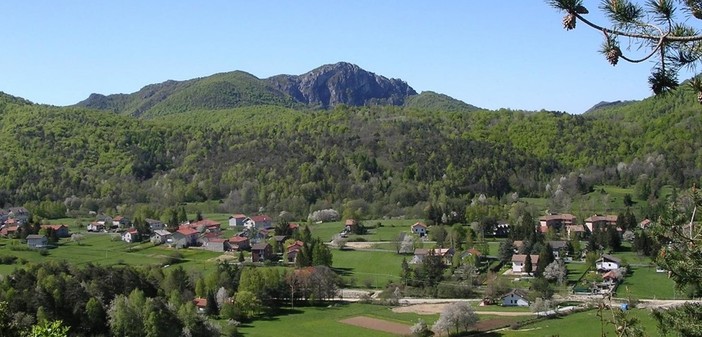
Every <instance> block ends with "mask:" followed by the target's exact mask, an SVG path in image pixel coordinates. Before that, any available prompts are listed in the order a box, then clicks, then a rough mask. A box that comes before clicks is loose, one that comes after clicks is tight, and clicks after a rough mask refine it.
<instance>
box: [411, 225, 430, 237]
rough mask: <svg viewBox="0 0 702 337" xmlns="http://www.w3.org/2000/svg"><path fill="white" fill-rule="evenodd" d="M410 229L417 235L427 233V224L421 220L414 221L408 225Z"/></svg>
mask: <svg viewBox="0 0 702 337" xmlns="http://www.w3.org/2000/svg"><path fill="white" fill-rule="evenodd" d="M410 229H412V233H414V234H417V235H419V236H425V235H427V225H425V224H423V223H421V222H417V223H415V224H414V225H412V226H411V227H410Z"/></svg>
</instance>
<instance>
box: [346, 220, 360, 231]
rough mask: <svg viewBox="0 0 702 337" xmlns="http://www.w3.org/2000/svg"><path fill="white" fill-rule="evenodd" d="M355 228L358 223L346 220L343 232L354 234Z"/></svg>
mask: <svg viewBox="0 0 702 337" xmlns="http://www.w3.org/2000/svg"><path fill="white" fill-rule="evenodd" d="M357 226H358V221H356V220H355V219H346V222H344V231H346V232H355V231H356V227H357Z"/></svg>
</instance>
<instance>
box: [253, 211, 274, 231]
mask: <svg viewBox="0 0 702 337" xmlns="http://www.w3.org/2000/svg"><path fill="white" fill-rule="evenodd" d="M251 220H253V222H254V223H255V224H256V227H258V228H271V226H273V220H271V218H270V217H269V216H268V215H264V214H261V215H254V216H252V217H251Z"/></svg>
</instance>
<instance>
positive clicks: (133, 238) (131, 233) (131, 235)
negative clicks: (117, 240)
mask: <svg viewBox="0 0 702 337" xmlns="http://www.w3.org/2000/svg"><path fill="white" fill-rule="evenodd" d="M122 241H124V242H126V243H132V242H139V241H141V236H140V235H139V231H137V229H136V228H130V229H128V230H127V231H126V232H124V233H122Z"/></svg>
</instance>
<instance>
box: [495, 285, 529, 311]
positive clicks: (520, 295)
mask: <svg viewBox="0 0 702 337" xmlns="http://www.w3.org/2000/svg"><path fill="white" fill-rule="evenodd" d="M500 301H501V302H502V306H504V307H528V306H529V300H527V296H526V293H524V292H523V291H521V290H519V289H513V290H512V291H510V292H508V293H507V294H504V295H502V297H501V298H500Z"/></svg>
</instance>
